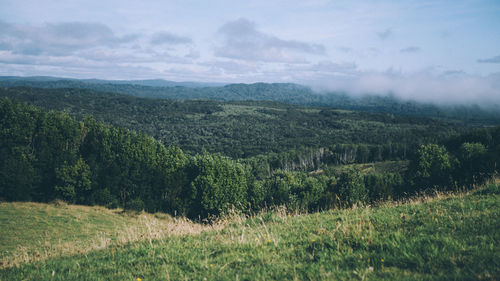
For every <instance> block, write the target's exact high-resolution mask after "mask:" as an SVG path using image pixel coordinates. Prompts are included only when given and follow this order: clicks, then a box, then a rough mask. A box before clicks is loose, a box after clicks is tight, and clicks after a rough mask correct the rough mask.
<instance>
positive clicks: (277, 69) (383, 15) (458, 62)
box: [0, 0, 500, 104]
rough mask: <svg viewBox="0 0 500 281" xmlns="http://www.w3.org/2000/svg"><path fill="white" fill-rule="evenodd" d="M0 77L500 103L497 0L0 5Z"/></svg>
mask: <svg viewBox="0 0 500 281" xmlns="http://www.w3.org/2000/svg"><path fill="white" fill-rule="evenodd" d="M0 75H4V76H6V75H7V76H58V77H72V78H98V79H166V80H172V81H199V82H223V83H254V82H291V83H298V84H304V85H308V86H311V87H313V88H314V89H317V90H320V91H346V92H348V93H352V94H357V95H361V94H388V93H390V94H394V95H397V96H400V97H403V98H408V99H415V100H419V101H431V102H452V103H470V102H482V103H489V104H491V103H495V104H500V1H499V0H470V1H469V0H466V1H459V0H454V1H438V0H436V1H428V0H418V1H412V0H407V1H401V0H399V1H383V0H371V1H363V0H359V1H354V0H340V1H333V0H332V1H330V0H311V1H305V0H275V1H273V0H266V1H261V0H256V1H240V0H231V1H226V0H211V1H193V0H163V1H151V0H150V1H148V0H142V1H137V0H99V1H97V0H85V1H83V0H32V1H27V0H0Z"/></svg>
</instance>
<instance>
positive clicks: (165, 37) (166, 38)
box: [150, 31, 192, 45]
mask: <svg viewBox="0 0 500 281" xmlns="http://www.w3.org/2000/svg"><path fill="white" fill-rule="evenodd" d="M150 42H151V44H153V45H162V44H167V45H182V44H189V43H191V42H192V40H191V38H189V37H185V36H178V35H175V34H172V33H170V32H166V31H162V32H157V33H155V34H153V35H152V37H151V41H150Z"/></svg>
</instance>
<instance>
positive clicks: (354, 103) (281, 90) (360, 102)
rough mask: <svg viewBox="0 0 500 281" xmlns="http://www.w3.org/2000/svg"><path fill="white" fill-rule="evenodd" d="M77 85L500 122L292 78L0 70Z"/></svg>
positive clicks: (482, 114) (5, 83)
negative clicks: (322, 89) (193, 78)
mask: <svg viewBox="0 0 500 281" xmlns="http://www.w3.org/2000/svg"><path fill="white" fill-rule="evenodd" d="M16 86H27V87H35V88H78V89H91V90H96V91H102V92H111V93H120V94H127V95H132V96H136V97H145V98H160V99H165V98H166V99H177V100H185V99H212V100H221V101H245V100H256V101H264V100H266V101H277V102H285V103H289V104H294V105H308V106H326V107H332V108H337V109H347V110H362V111H367V112H384V113H389V114H398V115H410V116H424V117H433V118H441V119H460V120H462V121H467V122H468V123H470V124H471V125H473V126H474V125H496V124H500V109H498V108H496V107H493V106H492V107H491V108H489V109H485V108H481V107H479V106H478V105H448V106H443V105H435V104H430V103H420V102H416V101H408V100H402V99H400V98H398V97H396V96H393V95H387V96H377V95H365V96H357V97H353V96H350V95H348V94H347V93H339V92H331V93H323V94H321V93H317V92H315V91H313V90H312V89H311V88H309V87H306V86H302V85H298V84H293V83H254V84H228V85H223V84H216V83H197V82H172V81H167V80H161V79H153V80H99V79H82V80H79V79H70V78H57V77H44V76H39V77H15V76H0V87H16Z"/></svg>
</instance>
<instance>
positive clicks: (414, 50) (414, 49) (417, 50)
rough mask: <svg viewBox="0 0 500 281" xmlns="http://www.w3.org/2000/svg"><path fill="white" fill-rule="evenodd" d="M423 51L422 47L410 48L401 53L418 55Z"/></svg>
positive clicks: (402, 50)
mask: <svg viewBox="0 0 500 281" xmlns="http://www.w3.org/2000/svg"><path fill="white" fill-rule="evenodd" d="M421 50H422V49H420V47H416V46H410V47H406V48H403V49H401V50H399V51H400V52H401V53H418V52H420V51H421Z"/></svg>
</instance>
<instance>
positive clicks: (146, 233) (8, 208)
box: [0, 202, 209, 268]
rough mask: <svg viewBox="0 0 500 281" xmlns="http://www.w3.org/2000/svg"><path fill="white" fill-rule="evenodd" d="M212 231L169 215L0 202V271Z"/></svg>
mask: <svg viewBox="0 0 500 281" xmlns="http://www.w3.org/2000/svg"><path fill="white" fill-rule="evenodd" d="M206 229H209V228H208V227H206V226H202V225H199V224H194V223H191V222H189V221H187V220H185V219H177V218H172V217H170V216H168V215H164V214H156V215H151V214H133V213H123V212H122V211H121V210H119V209H116V210H109V209H106V208H102V207H87V206H78V205H66V204H64V203H63V204H41V203H19V202H15V203H0V268H5V267H10V266H12V265H16V264H21V263H25V262H33V261H39V260H44V259H47V258H51V257H58V256H70V255H74V254H78V253H80V254H85V253H88V252H90V251H93V250H98V249H103V248H106V247H110V246H116V245H123V244H126V243H129V242H133V241H140V240H148V241H149V240H150V239H156V238H160V237H161V238H163V237H165V236H169V235H171V234H185V233H200V232H201V231H203V230H206Z"/></svg>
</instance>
